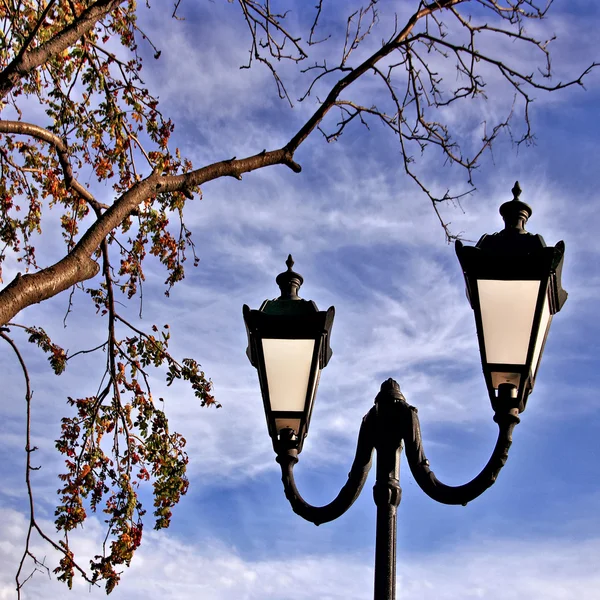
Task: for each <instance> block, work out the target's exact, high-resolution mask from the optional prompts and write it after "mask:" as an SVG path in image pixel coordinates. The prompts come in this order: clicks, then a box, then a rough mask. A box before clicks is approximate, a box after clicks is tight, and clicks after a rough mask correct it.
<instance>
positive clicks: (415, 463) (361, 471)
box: [243, 182, 567, 600]
mask: <svg viewBox="0 0 600 600" xmlns="http://www.w3.org/2000/svg"><path fill="white" fill-rule="evenodd" d="M512 192H513V199H512V200H511V201H509V202H505V203H504V204H503V205H502V206H501V207H500V214H501V215H502V217H503V219H504V222H505V228H504V230H502V231H500V232H498V233H495V234H493V235H484V236H483V237H482V238H481V239H480V240H479V242H478V243H477V244H476V245H475V246H474V247H469V246H463V244H461V243H460V242H457V243H456V252H457V255H458V258H459V261H460V264H461V267H462V270H463V273H464V277H465V282H466V287H467V297H468V299H469V302H470V303H471V307H472V308H473V312H474V314H475V323H476V328H477V337H478V340H479V349H480V353H481V361H482V367H483V373H484V377H485V381H486V385H487V388H488V393H489V396H490V400H491V404H492V409H493V411H494V421H495V422H496V423H497V424H498V440H497V442H496V446H495V447H494V450H493V452H492V455H491V457H490V459H489V461H488V463H487V465H486V466H485V467H484V468H483V469H482V471H481V472H480V473H479V475H477V476H476V477H475V478H474V479H473V480H471V481H470V482H469V483H466V484H464V485H460V486H455V487H453V486H447V485H445V484H443V483H442V482H440V481H439V480H438V479H437V477H436V476H435V475H434V473H433V471H431V469H430V468H429V462H428V460H427V459H426V457H425V454H424V452H423V447H422V443H421V430H420V425H419V419H418V417H417V409H416V408H414V407H413V406H411V405H409V404H408V403H407V402H406V400H405V398H404V396H403V394H402V393H401V391H400V387H399V386H398V384H397V383H396V382H395V381H394V380H393V379H388V380H387V381H384V382H383V384H382V385H381V390H380V391H379V393H378V394H377V396H376V397H375V404H374V406H373V407H372V408H371V409H370V410H369V412H367V414H366V415H365V416H364V417H363V421H362V425H361V427H360V432H359V435H358V442H357V448H356V455H355V458H354V462H353V464H352V468H351V470H350V473H349V475H348V481H347V482H346V484H345V485H344V486H343V487H342V489H341V490H340V492H339V493H338V495H337V497H336V498H335V499H334V500H333V501H332V502H330V503H329V504H327V505H325V506H320V507H317V506H311V505H310V504H308V503H307V502H306V501H305V500H304V499H303V498H302V496H301V495H300V493H299V492H298V489H297V487H296V483H295V481H294V474H293V468H294V465H295V464H296V463H297V462H298V454H299V453H300V452H301V450H302V445H303V442H304V438H305V437H306V435H307V433H308V427H309V424H310V416H311V412H312V407H313V403H314V399H315V396H316V391H317V385H318V382H319V376H320V372H321V370H322V369H323V368H324V367H325V366H326V365H327V363H328V361H329V358H330V357H331V349H330V346H329V340H330V337H331V328H332V325H333V317H334V309H333V307H331V308H329V309H328V310H327V311H319V310H318V309H317V307H316V305H315V303H314V302H311V301H307V300H302V299H301V298H300V297H299V296H298V289H299V288H300V286H301V285H302V283H303V278H302V276H301V275H299V274H298V273H296V272H295V271H293V270H292V267H293V264H294V262H293V260H292V257H291V256H289V257H288V260H287V262H286V264H287V267H288V269H287V271H285V272H284V273H281V274H280V275H279V276H278V277H277V283H278V285H279V287H280V290H281V295H280V296H279V298H277V299H275V300H266V301H265V302H264V303H263V304H262V306H261V308H260V309H259V310H251V309H250V308H248V306H246V305H244V309H243V313H244V321H245V323H246V329H247V332H248V350H247V354H248V358H249V359H250V362H251V363H252V365H253V366H254V367H256V369H257V370H258V377H259V381H260V386H261V392H262V396H263V402H264V408H265V414H266V417H267V425H268V430H269V435H270V436H271V439H272V442H273V448H274V450H275V452H276V454H277V462H278V463H279V464H280V466H281V473H282V481H283V486H284V490H285V495H286V497H287V499H288V500H289V502H290V504H291V506H292V509H293V510H294V512H296V513H297V514H298V515H300V516H301V517H303V518H304V519H306V520H308V521H311V522H312V523H315V524H316V525H320V524H321V523H326V522H328V521H332V520H334V519H336V518H337V517H339V516H340V515H342V514H343V513H344V512H346V510H348V508H349V507H350V506H351V505H352V504H353V503H354V501H355V500H356V498H358V496H359V494H360V492H361V490H362V488H363V485H364V483H365V481H366V478H367V475H368V472H369V469H370V467H371V461H372V455H373V451H375V452H376V454H377V467H376V481H375V486H374V488H373V498H374V501H375V504H376V506H377V530H376V541H375V586H374V587H375V594H374V598H375V600H394V598H395V596H396V590H395V587H396V512H397V507H398V505H399V503H400V497H401V489H400V485H399V473H400V453H401V450H402V446H403V445H404V447H405V449H406V458H407V460H408V465H409V467H410V470H411V472H412V474H413V477H414V478H415V480H416V482H417V483H418V485H419V486H420V487H421V489H422V490H423V491H424V492H425V493H426V494H427V495H428V496H430V497H431V498H433V499H434V500H436V501H438V502H441V503H444V504H462V505H466V504H467V503H468V502H470V501H471V500H473V499H474V498H476V497H477V496H479V495H480V494H482V493H483V492H484V491H485V490H486V489H487V488H489V487H490V486H491V485H492V484H493V483H494V482H495V481H496V477H497V476H498V473H499V472H500V470H501V469H502V467H503V466H504V464H505V463H506V459H507V457H508V450H509V448H510V445H511V443H512V431H513V429H514V427H515V425H517V424H518V423H519V421H520V420H519V416H518V415H519V413H521V412H523V410H525V405H526V403H527V398H528V396H529V394H530V393H531V391H532V390H533V386H534V383H535V378H536V375H537V372H538V369H539V364H540V359H541V355H542V352H543V349H544V344H545V341H546V337H547V335H548V330H549V327H550V323H551V321H552V316H553V315H554V314H555V313H557V312H558V311H559V310H560V309H561V308H562V306H563V304H564V302H565V300H566V298H567V293H566V292H565V291H564V290H563V289H562V287H561V283H560V277H561V270H562V263H563V256H564V247H565V246H564V243H563V242H559V243H558V244H557V245H556V246H554V247H546V244H545V243H544V240H543V239H542V237H541V236H539V235H533V234H530V233H528V232H527V231H526V230H525V224H526V222H527V219H528V218H529V217H530V216H531V213H532V210H531V208H530V207H529V206H528V205H527V204H525V203H524V202H522V201H521V200H520V199H519V196H520V193H521V189H520V187H519V184H518V182H517V183H516V184H515V186H514V188H513V190H512Z"/></svg>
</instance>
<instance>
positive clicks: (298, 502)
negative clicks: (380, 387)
mask: <svg viewBox="0 0 600 600" xmlns="http://www.w3.org/2000/svg"><path fill="white" fill-rule="evenodd" d="M375 418H376V412H375V407H373V408H372V409H371V410H370V411H369V412H368V413H367V414H366V415H365V416H364V417H363V420H362V425H361V426H360V431H359V434H358V443H357V447H356V455H355V457H354V462H353V463H352V467H351V469H350V473H348V481H347V482H346V483H345V484H344V486H343V487H342V489H341V490H340V492H339V494H338V495H337V497H336V498H335V499H334V500H332V501H331V502H330V503H329V504H326V505H325V506H312V505H311V504H308V502H306V501H305V500H304V498H302V496H301V495H300V493H299V492H298V488H297V487H296V482H295V481H294V472H293V470H294V465H295V464H296V463H297V462H298V451H297V449H296V448H294V447H291V444H288V445H286V444H285V440H283V441H282V444H281V448H280V449H279V450H278V452H277V462H278V463H279V464H280V465H281V481H283V487H284V490H285V495H286V497H287V499H288V500H289V502H290V504H291V506H292V510H293V511H294V512H295V513H296V514H297V515H300V516H301V517H302V518H303V519H306V520H307V521H310V522H311V523H314V524H315V525H320V524H321V523H327V522H329V521H333V520H334V519H337V518H338V517H339V516H341V515H343V514H344V513H345V512H346V511H347V510H348V509H349V508H350V507H351V506H352V504H354V501H355V500H356V499H357V498H358V496H359V494H360V492H361V490H362V488H363V486H364V484H365V481H366V479H367V475H368V474H369V470H370V468H371V459H372V456H373V450H374V447H375ZM286 446H287V447H286Z"/></svg>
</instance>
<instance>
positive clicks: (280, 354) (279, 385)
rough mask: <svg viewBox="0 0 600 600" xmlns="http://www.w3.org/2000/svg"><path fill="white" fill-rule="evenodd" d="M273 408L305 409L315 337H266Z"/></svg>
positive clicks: (265, 353)
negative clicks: (308, 338) (285, 338)
mask: <svg viewBox="0 0 600 600" xmlns="http://www.w3.org/2000/svg"><path fill="white" fill-rule="evenodd" d="M262 345H263V353H264V355H265V366H266V368H267V384H268V386H269V397H270V399H271V410H275V411H280V410H293V411H298V412H302V411H303V410H304V402H305V400H306V391H307V389H308V379H309V377H310V365H311V363H312V357H313V352H314V349H315V340H273V339H263V341H262Z"/></svg>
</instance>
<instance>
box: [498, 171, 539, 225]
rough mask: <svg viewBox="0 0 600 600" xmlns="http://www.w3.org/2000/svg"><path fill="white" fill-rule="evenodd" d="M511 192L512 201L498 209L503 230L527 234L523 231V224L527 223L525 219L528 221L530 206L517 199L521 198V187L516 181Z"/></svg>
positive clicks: (530, 211)
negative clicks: (502, 222) (502, 220)
mask: <svg viewBox="0 0 600 600" xmlns="http://www.w3.org/2000/svg"><path fill="white" fill-rule="evenodd" d="M511 192H512V194H513V199H512V200H510V201H509V202H505V203H504V204H503V205H502V206H501V207H500V214H501V215H502V218H503V219H504V229H505V230H512V231H515V230H516V232H517V233H527V232H526V231H525V223H527V219H529V217H530V216H531V213H532V212H533V211H532V210H531V206H529V205H528V204H525V202H522V201H521V200H519V197H520V196H521V186H520V185H519V182H518V181H515V185H514V186H513V189H512V190H511Z"/></svg>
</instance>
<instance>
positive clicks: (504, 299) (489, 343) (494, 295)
mask: <svg viewBox="0 0 600 600" xmlns="http://www.w3.org/2000/svg"><path fill="white" fill-rule="evenodd" d="M477 288H478V291H479V306H480V308H481V322H482V325H483V340H484V344H485V354H486V360H487V362H488V364H489V363H492V364H511V365H524V364H525V362H526V361H527V351H528V350H529V342H530V339H531V328H532V326H533V317H534V315H535V307H536V304H537V298H538V292H539V289H540V282H539V281H520V280H517V281H510V280H509V281H505V280H497V279H480V280H478V281H477Z"/></svg>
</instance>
